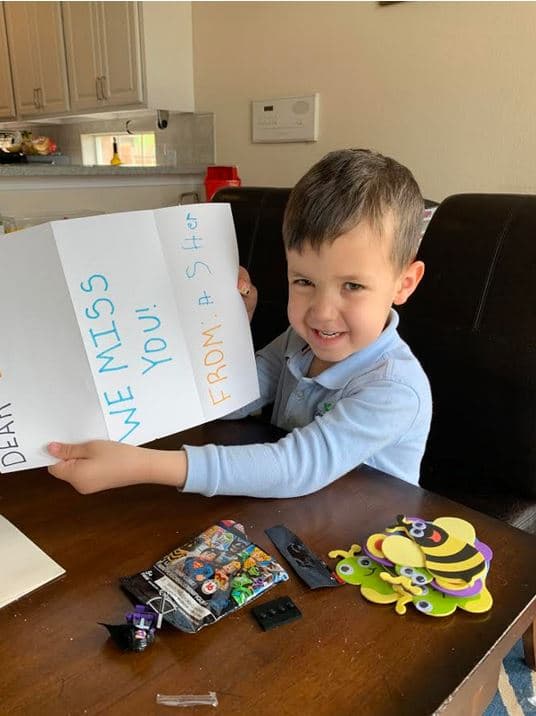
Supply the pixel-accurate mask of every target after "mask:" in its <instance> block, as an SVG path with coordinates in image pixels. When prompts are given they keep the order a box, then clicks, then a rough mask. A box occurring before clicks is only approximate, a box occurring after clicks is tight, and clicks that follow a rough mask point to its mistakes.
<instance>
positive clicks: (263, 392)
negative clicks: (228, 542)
mask: <svg viewBox="0 0 536 716" xmlns="http://www.w3.org/2000/svg"><path fill="white" fill-rule="evenodd" d="M397 326H398V314H397V313H396V312H395V311H394V310H391V312H390V315H389V320H388V323H387V326H386V327H385V329H384V330H383V332H382V333H381V335H380V336H379V337H378V338H377V339H376V340H375V341H374V343H371V344H370V345H369V346H367V347H366V348H363V350H361V351H358V352H356V353H353V354H352V355H350V356H348V358H346V359H345V360H343V361H340V362H339V363H334V364H333V365H332V366H330V367H329V368H328V369H327V370H325V371H323V372H322V373H320V374H319V375H317V376H315V377H314V378H308V377H307V372H308V370H309V366H310V364H311V361H312V359H313V353H312V351H311V349H310V348H309V346H308V345H307V344H306V343H305V342H304V341H303V339H302V338H300V337H299V336H298V335H297V333H295V331H294V330H293V329H292V328H290V327H289V328H288V329H287V330H286V331H285V332H284V333H282V334H281V335H280V336H278V338H276V339H275V340H274V341H272V342H271V343H270V344H268V345H267V346H266V347H265V348H263V349H262V350H260V351H259V352H258V353H257V356H256V359H257V372H258V376H259V387H260V398H259V399H258V400H256V401H255V402H254V403H251V404H250V405H248V406H246V407H245V408H242V409H241V410H239V411H236V412H234V413H232V414H230V415H228V416H226V417H227V418H233V419H236V418H242V417H245V416H246V415H249V414H250V413H251V412H253V411H255V410H258V409H259V408H261V407H263V406H264V405H267V404H269V403H272V402H273V403H274V408H273V413H272V423H273V424H274V425H277V426H278V427H280V428H283V429H284V430H288V431H290V432H289V433H288V435H286V436H285V437H283V438H282V439H280V440H279V441H278V442H276V443H265V444H256V445H237V446H220V445H204V446H202V447H196V446H187V445H185V446H184V449H185V450H186V452H187V454H188V477H187V480H186V485H185V487H184V491H185V492H197V493H201V494H203V495H208V496H211V495H218V494H220V495H249V496H251V497H297V496H299V495H306V494H309V493H311V492H316V491H317V490H320V489H321V488H322V487H324V486H325V485H328V484H329V483H331V482H333V480H336V479H337V478H338V477H341V476H342V475H344V474H345V473H347V472H348V471H349V470H352V469H353V468H354V467H356V466H357V465H361V464H366V465H370V466H371V467H375V468H377V469H379V470H382V471H384V472H387V473H389V474H391V475H395V476H396V477H400V478H402V479H403V480H407V481H408V482H411V483H413V484H415V485H416V484H418V479H419V467H420V463H421V459H422V455H423V453H424V448H425V445H426V439H427V436H428V431H429V429H430V420H431V416H432V398H431V393H430V385H429V382H428V378H427V377H426V375H425V373H424V371H423V369H422V367H421V365H420V363H419V361H418V360H417V359H416V358H415V356H414V355H413V353H412V352H411V350H410V349H409V347H408V345H407V344H406V343H405V342H404V341H403V340H402V339H401V338H400V336H399V335H398V332H397V330H396V329H397Z"/></svg>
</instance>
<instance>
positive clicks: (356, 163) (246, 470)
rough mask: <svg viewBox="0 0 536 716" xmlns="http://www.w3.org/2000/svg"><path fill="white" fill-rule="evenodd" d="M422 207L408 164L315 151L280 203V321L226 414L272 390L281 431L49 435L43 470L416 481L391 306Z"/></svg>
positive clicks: (427, 414) (94, 477) (196, 487)
mask: <svg viewBox="0 0 536 716" xmlns="http://www.w3.org/2000/svg"><path fill="white" fill-rule="evenodd" d="M422 219H423V200H422V197H421V194H420V191H419V188H418V186H417V183H416V182H415V179H414V178H413V176H412V175H411V173H410V172H409V170H408V169H406V168H405V167H403V166H401V165H400V164H398V163H397V162H395V161H394V160H392V159H389V158H387V157H383V156H382V155H380V154H377V153H375V152H371V151H367V150H358V149H347V150H342V151H336V152H331V153H330V154H328V155H327V156H325V157H324V158H323V159H322V160H321V161H320V162H318V163H317V164H316V165H315V166H313V167H312V169H310V170H309V171H308V172H307V173H306V174H305V176H304V177H303V178H302V179H301V180H300V181H299V182H298V184H297V185H296V187H295V188H294V189H293V191H292V193H291V195H290V198H289V202H288V206H287V209H286V212H285V218H284V225H283V237H284V241H285V249H286V255H287V262H288V280H289V302H288V317H289V322H290V327H289V328H288V329H287V330H286V331H285V333H283V334H282V335H280V336H279V337H278V338H276V339H275V340H274V341H272V343H270V344H269V345H268V346H266V347H265V348H264V349H262V350H261V351H259V352H258V354H257V371H258V376H259V384H260V391H261V397H260V398H259V400H257V401H255V402H254V403H252V404H251V405H249V406H247V407H245V408H243V409H241V410H240V411H237V412H235V413H233V414H232V416H228V417H233V418H237V417H244V416H246V415H248V414H249V413H251V412H252V411H254V410H257V409H258V408H260V407H261V406H263V405H267V404H269V403H272V402H273V403H274V408H273V415H272V422H273V423H274V424H275V425H277V426H279V427H281V428H284V429H285V430H288V431H291V432H289V434H288V435H286V436H285V437H284V438H282V439H281V440H279V441H278V442H276V443H273V444H260V445H240V446H229V447H222V446H216V445H205V446H203V447H191V446H183V448H182V449H180V450H177V451H160V450H152V449H147V448H139V447H133V446H129V445H123V444H119V443H113V442H109V441H93V442H89V443H85V444H81V445H65V444H59V443H51V444H50V445H49V452H50V454H51V455H54V456H55V457H58V458H60V459H62V462H59V463H58V464H56V465H54V466H52V467H50V468H49V472H51V473H52V475H54V476H55V477H58V478H60V479H62V480H66V481H67V482H70V483H71V484H72V485H73V486H74V487H75V488H76V489H77V490H78V491H79V492H82V493H89V492H96V491H98V490H104V489H108V488H111V487H120V486H123V485H131V484H135V483H141V482H145V483H151V482H152V483H160V484H169V485H174V486H175V487H178V488H180V489H182V490H184V491H185V492H198V493H201V494H204V495H216V494H227V495H250V496H253V497H292V496H298V495H304V494H307V493H310V492H314V491H316V490H319V489H320V488H322V487H324V486H325V485H327V484H329V483H330V482H332V481H333V480H336V479H337V478H338V477H340V476H341V475H344V474H345V473H346V472H348V471H349V470H351V469H352V468H354V467H355V466H357V465H359V464H362V463H365V464H367V465H370V466H372V467H376V468H378V469H380V470H383V471H385V472H387V473H390V474H392V475H395V476H397V477H400V478H402V479H404V480H407V481H409V482H413V483H415V484H416V483H417V481H418V477H419V465H420V461H421V458H422V454H423V452H424V447H425V443H426V438H427V435H428V430H429V426H430V418H431V396H430V388H429V384H428V380H427V378H426V376H425V374H424V372H423V370H422V368H421V366H420V364H419V363H418V361H417V359H416V358H415V357H414V356H413V354H412V353H411V351H410V349H409V348H408V346H407V345H406V344H405V343H404V342H403V341H402V339H401V338H400V337H399V335H398V333H397V331H396V328H397V324H398V316H397V314H396V313H395V311H394V310H392V308H391V306H392V305H393V304H395V305H399V304H402V303H404V302H405V301H406V300H407V299H408V297H409V296H410V295H411V294H412V293H413V291H414V290H415V288H416V287H417V285H418V283H419V281H420V280H421V278H422V275H423V272H424V265H423V263H422V262H421V261H416V260H415V256H416V253H417V248H418V245H419V240H420V230H421V224H422ZM244 283H245V284H246V289H247V287H248V285H249V277H248V276H247V272H245V271H244V270H243V269H242V270H241V280H240V279H239V285H240V284H242V285H243V284H244ZM251 289H252V290H251V292H250V295H249V296H246V297H245V302H246V307H247V308H248V313H249V314H250V316H251V313H252V311H253V309H254V304H255V293H256V292H255V289H254V288H253V287H251ZM241 292H242V293H244V290H242V291H241Z"/></svg>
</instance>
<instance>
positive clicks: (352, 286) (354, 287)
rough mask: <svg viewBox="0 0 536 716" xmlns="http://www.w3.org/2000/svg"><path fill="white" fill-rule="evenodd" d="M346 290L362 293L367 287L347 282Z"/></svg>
mask: <svg viewBox="0 0 536 716" xmlns="http://www.w3.org/2000/svg"><path fill="white" fill-rule="evenodd" d="M344 288H345V289H346V290H347V291H361V290H362V289H363V288H365V287H364V286H363V285H362V284H360V283H353V282H352V281H347V282H346V283H345V284H344Z"/></svg>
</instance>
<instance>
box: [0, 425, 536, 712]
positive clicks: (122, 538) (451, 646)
mask: <svg viewBox="0 0 536 716" xmlns="http://www.w3.org/2000/svg"><path fill="white" fill-rule="evenodd" d="M275 435H276V433H275V432H273V431H271V429H269V428H267V427H266V426H263V425H260V424H258V423H255V422H253V421H246V422H241V423H236V422H235V423H214V424H211V425H208V426H204V427H202V428H199V429H195V430H191V431H188V432H187V433H184V434H182V435H181V436H179V438H177V436H175V437H174V438H167V439H166V440H163V441H160V443H159V445H160V446H162V447H173V446H176V445H177V444H180V442H181V441H184V442H190V443H198V444H201V443H204V442H211V441H213V442H220V443H238V442H252V441H259V440H265V441H268V440H271V439H274V437H275ZM252 469H253V466H252ZM0 512H1V513H2V514H4V515H5V516H6V517H7V518H8V519H9V520H11V521H12V522H13V523H14V524H15V525H16V526H17V527H19V529H21V530H22V531H23V532H24V533H25V534H26V535H27V536H28V537H30V538H31V539H32V540H34V541H35V542H36V543H37V544H38V545H40V546H41V547H42V548H43V549H44V550H45V551H46V552H47V553H48V554H49V555H50V556H51V557H52V558H54V559H55V560H56V561H57V562H59V563H60V564H61V565H62V566H63V567H64V568H65V569H66V570H67V574H66V575H65V576H64V577H63V578H61V579H60V580H58V581H56V582H54V583H51V584H49V585H47V586H45V587H43V588H42V589H40V590H38V591H36V592H33V593H32V594H30V595H28V596H26V597H24V598H23V599H21V600H19V601H18V602H15V603H13V604H11V605H9V606H7V607H4V608H3V609H2V610H0V634H1V644H2V657H1V668H0V713H1V714H23V715H26V714H32V715H33V714H42V715H43V716H49V715H52V716H53V715H55V714H62V715H63V714H98V713H103V714H131V713H133V712H135V713H141V714H144V715H145V714H153V713H155V714H164V713H166V708H167V707H164V706H159V705H156V703H155V697H156V694H157V693H163V694H204V693H207V692H209V691H215V692H216V694H217V697H218V700H219V706H218V711H217V712H215V713H220V714H248V713H251V714H256V715H257V716H261V715H263V714H270V715H272V714H274V715H275V714H277V715H279V714H293V715H294V714H300V715H301V714H315V716H320V715H321V714H336V715H337V716H341V715H344V714H352V715H353V714H360V715H363V714H372V715H374V716H382V715H383V714H385V715H387V714H388V715H389V716H393V715H394V714H396V716H402V715H404V714H411V715H412V716H418V715H419V714H430V713H433V712H435V711H437V712H439V713H441V714H463V716H467V714H477V713H480V712H481V711H482V710H483V708H485V706H486V705H487V703H488V702H489V701H490V700H491V698H492V697H493V694H494V692H495V689H496V686H497V679H498V673H499V667H500V663H501V660H502V659H503V657H504V655H505V654H506V653H507V652H508V651H509V649H510V648H511V647H512V645H513V644H514V643H515V641H516V640H517V639H519V638H520V637H521V636H522V635H523V634H524V633H526V639H525V645H526V648H527V652H528V655H529V660H531V661H532V665H533V666H534V634H535V631H534V621H535V619H536V597H535V595H536V570H535V568H534V565H535V556H536V538H534V537H533V536H531V535H528V534H525V533H523V532H521V531H519V530H516V529H513V528H511V527H509V526H507V525H506V524H503V523H501V522H498V521H497V520H494V519H491V518H489V517H486V516H485V515H482V514H480V513H478V512H474V511H473V510H470V509H468V508H465V507H462V506H461V505H458V504H456V503H454V502H450V501H449V500H446V499H443V498H441V497H438V496H437V495H434V494H433V493H430V492H427V491H425V490H421V489H419V488H416V487H413V486H411V485H408V484H406V483H404V482H402V481H400V480H397V479H395V478H391V477H388V476H386V475H382V474H379V473H376V472H373V471H371V470H366V469H364V470H354V471H353V472H352V473H350V474H349V475H348V476H346V477H344V478H342V479H340V480H338V481H337V482H336V483H335V484H333V485H332V486H330V487H328V488H326V489H324V490H322V491H321V492H318V493H316V494H314V495H310V496H308V497H302V498H296V499H289V500H259V499H249V498H228V497H214V498H210V499H209V498H203V497H198V496H194V495H181V494H178V493H175V492H174V491H173V490H170V489H169V488H164V487H162V488H160V487H148V486H147V487H146V486H139V487H132V488H127V489H122V490H115V491H114V490H112V491H109V492H105V493H101V494H97V495H92V496H85V497H84V496H81V495H78V494H77V493H76V492H75V491H74V490H73V489H72V488H71V487H70V486H68V485H66V484H64V483H61V482H60V481H57V480H54V479H53V478H52V477H50V476H49V475H48V473H47V472H46V471H45V470H33V471H28V472H25V473H18V474H15V475H8V476H3V477H2V478H1V479H0ZM397 513H404V514H407V515H419V516H422V517H425V518H427V519H433V518H435V517H439V516H441V515H457V516H459V517H462V518H465V519H468V520H470V521H471V522H472V523H473V524H474V525H475V528H476V531H477V535H478V536H479V538H480V539H481V540H483V541H484V542H486V543H488V544H489V545H490V546H491V547H492V548H493V550H494V553H495V556H494V559H493V562H492V567H491V573H490V575H489V578H488V585H489V588H490V591H491V593H492V595H493V597H494V600H495V604H494V606H493V608H492V610H491V611H490V612H489V613H487V614H484V615H473V614H467V613H465V612H461V611H458V612H456V613H455V614H454V615H452V616H450V617H447V618H441V619H434V618H432V617H426V616H424V615H422V614H419V613H417V611H416V610H414V609H413V608H411V607H410V608H409V609H408V612H407V614H406V615H405V616H397V615H396V614H395V611H394V608H393V607H392V606H378V605H372V604H370V603H368V602H366V601H365V600H364V599H363V598H362V597H361V596H360V594H359V592H358V588H356V587H352V586H348V585H345V586H344V587H339V588H336V589H320V590H316V591H311V590H309V589H308V588H307V587H306V586H304V584H303V583H302V582H301V581H300V580H299V579H298V578H297V577H296V576H295V574H294V572H292V571H291V570H290V575H291V578H290V581H289V582H286V583H285V584H283V585H279V586H278V587H276V588H275V589H274V590H272V591H270V592H268V593H267V595H265V596H264V597H262V598H261V600H266V601H267V600H269V599H272V598H274V597H276V596H282V595H284V594H288V595H290V596H291V597H292V598H293V599H294V601H295V602H296V603H297V605H298V606H299V608H300V609H301V610H302V613H303V618H302V619H301V620H299V621H296V622H294V623H292V624H290V625H287V626H284V627H281V628H279V629H275V630H273V631H270V632H267V633H264V632H262V631H261V630H260V628H259V627H258V626H257V624H256V623H255V622H254V620H253V619H252V617H251V615H250V613H249V608H247V607H246V608H245V609H243V610H239V611H238V612H236V613H235V614H233V615H231V616H229V617H227V618H225V619H222V620H221V621H220V622H218V623H216V624H214V625H212V626H209V627H207V628H205V629H203V630H202V631H201V632H199V633H198V634H195V635H190V634H184V633H182V632H179V631H176V630H173V629H172V628H170V627H166V628H165V629H163V630H162V631H161V632H160V633H159V634H158V638H157V641H156V643H155V644H154V645H153V646H152V647H151V648H150V649H148V650H147V651H146V652H144V653H140V654H136V653H121V652H120V651H118V649H117V648H116V647H115V646H114V645H113V644H112V643H111V642H110V640H109V639H108V635H107V632H106V631H105V629H104V628H103V627H101V626H99V625H98V623H97V622H100V621H104V622H110V623H121V622H122V621H123V620H124V615H125V613H126V612H127V611H128V610H129V606H130V602H129V601H128V599H127V597H126V596H125V595H124V594H123V592H122V591H121V590H120V588H119V587H118V581H117V580H118V577H120V576H121V575H127V574H132V573H134V572H137V571H139V570H141V569H144V568H146V567H148V566H150V565H151V564H152V563H153V562H154V561H155V560H156V559H158V558H159V557H161V556H162V555H163V554H165V553H166V552H168V551H170V550H171V549H172V548H174V547H176V546H178V545H180V544H181V543H182V542H184V541H185V540H186V539H187V538H189V537H191V536H193V535H195V534H197V533H199V532H200V531H201V530H203V529H204V528H205V527H207V526H209V525H210V524H212V523H214V522H215V521H217V520H219V519H222V518H232V519H235V520H238V521H240V522H242V523H243V524H244V526H245V527H246V530H247V532H248V535H249V536H250V538H251V539H252V540H253V541H255V542H257V543H258V544H260V545H261V546H262V547H263V548H264V549H266V550H267V551H268V552H270V553H271V554H273V555H274V556H276V557H277V558H278V559H280V555H279V553H278V552H277V550H276V549H275V548H274V547H273V545H272V543H271V542H270V540H269V539H268V538H267V536H266V535H265V534H264V530H265V529H266V528H267V527H270V526H272V525H274V524H277V523H284V524H286V525H287V526H288V527H289V528H290V529H292V530H293V531H294V532H296V534H298V535H299V536H300V537H301V538H302V539H303V540H304V542H305V543H306V544H307V545H309V546H310V547H311V549H313V550H314V551H315V552H316V553H317V554H319V555H321V556H323V557H324V558H326V555H327V552H328V551H329V550H331V549H335V548H343V549H347V548H348V547H349V545H351V544H352V543H353V542H358V543H361V544H362V543H363V540H364V538H365V537H366V536H368V535H369V534H370V533H372V532H374V531H377V530H379V529H381V528H383V527H384V526H385V525H387V524H388V523H389V522H390V520H392V518H393V517H394V516H395V515H396V514H397ZM281 561H282V563H283V564H285V562H284V560H281ZM285 566H286V564H285ZM196 708H197V711H196V713H199V712H200V711H202V710H205V711H207V713H210V710H209V707H196ZM180 713H181V714H188V713H192V709H191V708H186V709H181V710H180Z"/></svg>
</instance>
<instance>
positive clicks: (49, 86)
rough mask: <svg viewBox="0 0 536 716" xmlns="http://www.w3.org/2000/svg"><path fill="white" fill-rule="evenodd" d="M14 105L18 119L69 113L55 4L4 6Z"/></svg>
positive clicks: (63, 57) (62, 49) (59, 24)
mask: <svg viewBox="0 0 536 716" xmlns="http://www.w3.org/2000/svg"><path fill="white" fill-rule="evenodd" d="M4 10H5V19H6V29H7V37H8V42H9V55H10V57H11V72H12V76H13V88H14V94H15V104H16V107H17V114H18V116H19V117H23V118H25V117H28V118H30V117H35V116H40V115H44V116H49V115H55V114H62V113H65V112H67V111H68V110H69V92H68V86H67V68H66V64H65V45H64V42H63V27H62V18H61V6H60V3H59V2H6V3H4Z"/></svg>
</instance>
